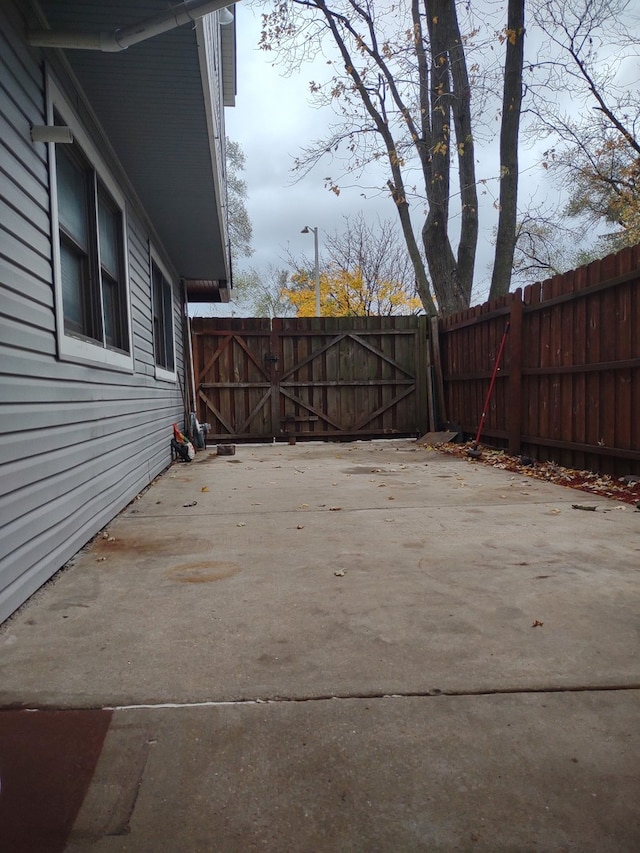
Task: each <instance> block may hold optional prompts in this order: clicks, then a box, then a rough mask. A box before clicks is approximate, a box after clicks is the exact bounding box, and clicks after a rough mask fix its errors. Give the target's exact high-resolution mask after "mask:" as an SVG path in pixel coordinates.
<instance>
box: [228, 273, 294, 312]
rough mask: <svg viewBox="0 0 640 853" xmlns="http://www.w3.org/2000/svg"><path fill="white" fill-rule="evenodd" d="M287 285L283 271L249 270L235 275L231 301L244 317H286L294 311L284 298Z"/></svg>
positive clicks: (287, 278) (286, 274)
mask: <svg viewBox="0 0 640 853" xmlns="http://www.w3.org/2000/svg"><path fill="white" fill-rule="evenodd" d="M288 283H289V273H288V272H287V270H282V269H277V268H276V267H274V266H271V265H270V266H269V267H267V269H266V270H264V271H261V270H257V269H255V268H253V267H252V268H250V269H248V270H243V271H242V272H239V273H237V275H236V277H235V283H234V288H233V291H232V301H233V303H234V305H235V307H236V308H237V310H238V311H239V312H240V313H241V314H243V316H245V317H289V316H291V315H292V314H293V313H295V312H294V311H293V308H292V306H291V305H290V303H289V300H288V298H287V286H288Z"/></svg>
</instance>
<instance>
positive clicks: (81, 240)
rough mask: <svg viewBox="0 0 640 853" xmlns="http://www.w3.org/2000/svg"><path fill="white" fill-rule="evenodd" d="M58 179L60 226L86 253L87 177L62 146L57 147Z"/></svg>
mask: <svg viewBox="0 0 640 853" xmlns="http://www.w3.org/2000/svg"><path fill="white" fill-rule="evenodd" d="M56 178H57V183H58V218H59V220H60V225H61V226H62V227H63V228H64V229H65V231H67V233H68V234H70V235H71V236H72V237H73V239H74V240H75V241H76V242H77V243H78V244H79V245H80V246H81V247H82V248H83V249H84V250H85V251H86V250H87V229H88V212H87V182H86V175H85V173H84V172H83V170H82V169H80V168H79V167H78V166H77V165H76V164H75V163H74V162H73V161H72V160H71V158H70V157H69V155H68V154H66V153H65V152H64V146H62V145H58V146H57V147H56Z"/></svg>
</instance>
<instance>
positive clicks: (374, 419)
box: [192, 317, 428, 441]
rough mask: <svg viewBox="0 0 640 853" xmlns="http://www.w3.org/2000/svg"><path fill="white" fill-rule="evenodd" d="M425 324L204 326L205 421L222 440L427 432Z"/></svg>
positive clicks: (196, 347) (253, 322)
mask: <svg viewBox="0 0 640 853" xmlns="http://www.w3.org/2000/svg"><path fill="white" fill-rule="evenodd" d="M426 335H427V322H426V318H425V317H322V318H285V319H275V320H268V319H223V318H215V319H213V318H212V319H203V318H199V319H195V320H193V321H192V341H193V364H194V373H195V385H196V397H197V414H198V419H199V420H200V421H201V422H202V423H209V424H210V425H211V431H210V432H209V439H210V440H212V441H238V440H254V441H255V440H268V439H273V438H286V437H287V436H289V437H293V436H295V437H297V438H307V439H345V438H358V437H366V438H375V437H378V436H390V435H396V436H398V435H416V434H417V433H419V432H421V431H426V426H427V423H428V416H427V382H426V363H427V353H426V350H427V340H426Z"/></svg>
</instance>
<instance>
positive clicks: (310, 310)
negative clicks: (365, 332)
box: [283, 267, 423, 317]
mask: <svg viewBox="0 0 640 853" xmlns="http://www.w3.org/2000/svg"><path fill="white" fill-rule="evenodd" d="M283 295H284V296H285V297H286V298H287V299H288V300H289V302H290V304H291V305H292V306H293V307H294V309H295V311H296V315H297V316H298V317H314V316H315V313H316V299H315V280H314V279H313V277H311V276H310V275H309V273H308V272H307V271H306V270H297V271H296V272H295V273H294V274H293V275H292V276H291V287H290V288H288V289H286V290H285V292H284V294H283ZM422 310H423V308H422V302H421V301H420V299H419V297H418V296H417V295H416V294H415V293H414V294H412V293H409V292H408V290H407V288H406V286H405V285H404V284H403V283H402V282H399V281H386V280H383V281H369V282H368V281H366V280H365V276H364V275H363V272H362V269H361V268H360V267H358V268H356V269H355V270H353V271H351V270H344V269H337V268H333V267H331V268H329V269H328V270H325V271H323V272H321V273H320V315H321V316H322V317H388V316H390V315H401V314H404V315H408V314H420V313H421V312H422Z"/></svg>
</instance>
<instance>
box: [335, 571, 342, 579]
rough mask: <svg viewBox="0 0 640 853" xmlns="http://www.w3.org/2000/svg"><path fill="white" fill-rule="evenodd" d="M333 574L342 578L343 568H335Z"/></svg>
mask: <svg viewBox="0 0 640 853" xmlns="http://www.w3.org/2000/svg"><path fill="white" fill-rule="evenodd" d="M334 575H335V576H336V577H337V578H343V577H344V569H337V570H336V571H335V572H334Z"/></svg>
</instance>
